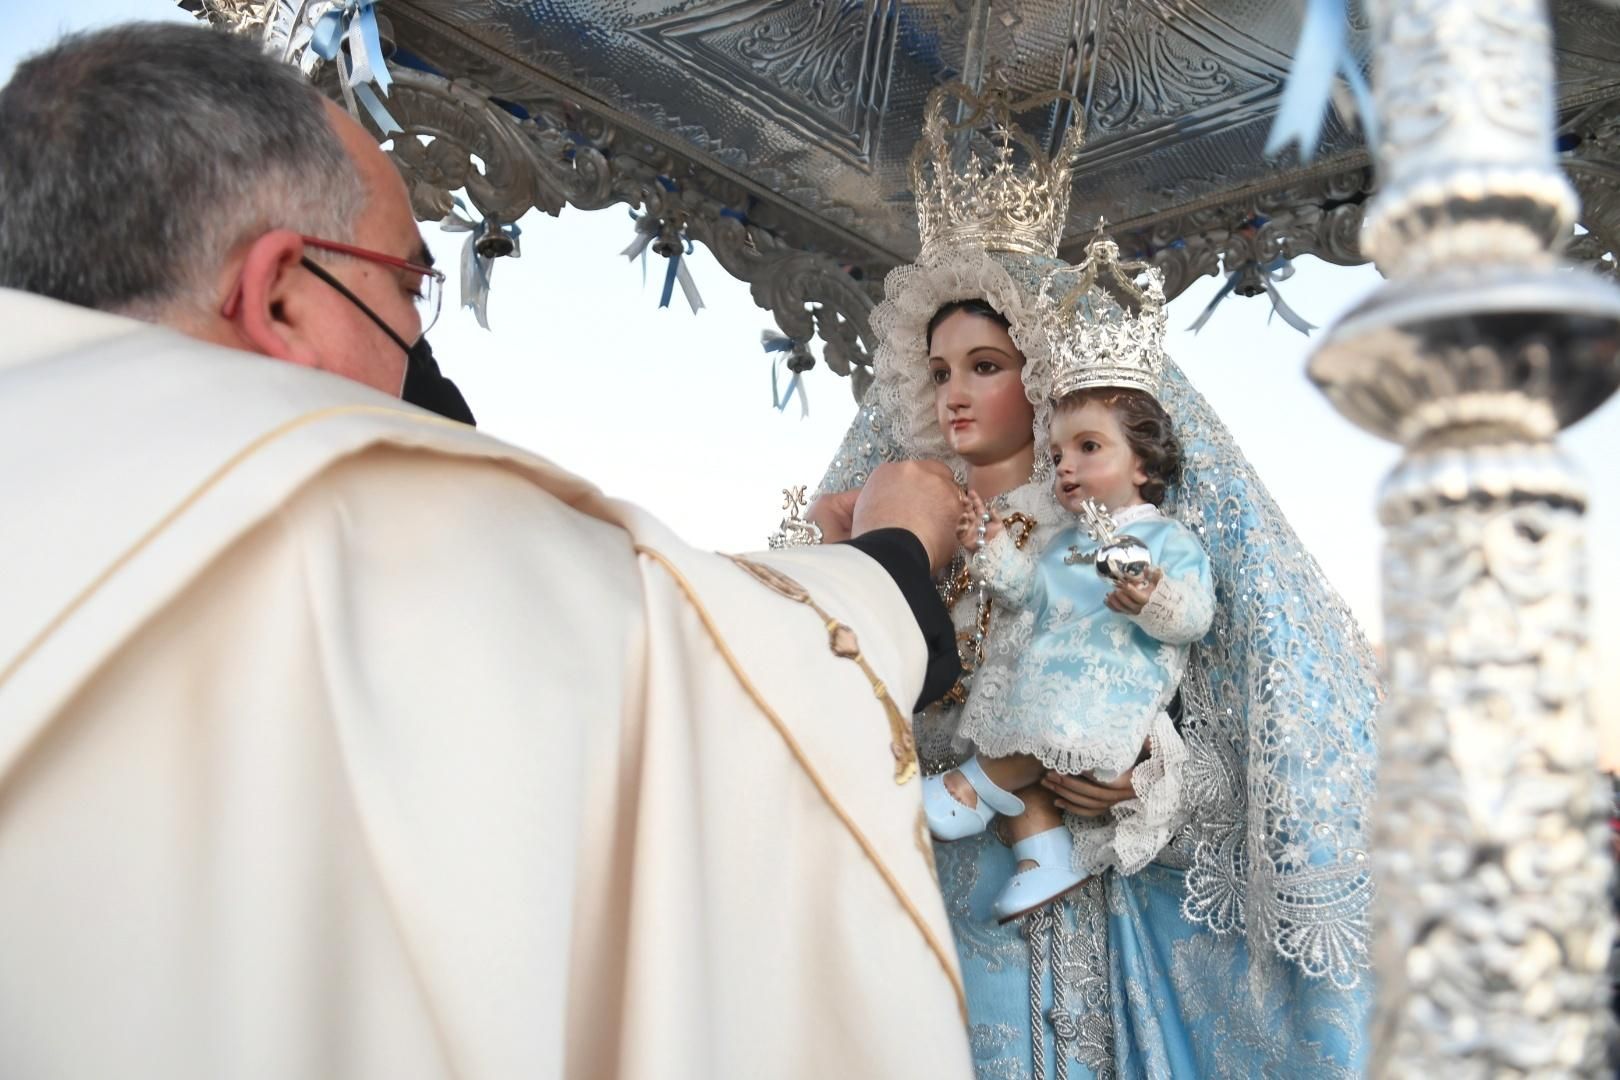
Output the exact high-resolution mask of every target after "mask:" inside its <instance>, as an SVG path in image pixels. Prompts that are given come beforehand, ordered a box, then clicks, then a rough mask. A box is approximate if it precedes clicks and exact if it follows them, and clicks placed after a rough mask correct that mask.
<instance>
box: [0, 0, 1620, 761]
mask: <svg viewBox="0 0 1620 1080" xmlns="http://www.w3.org/2000/svg"><path fill="white" fill-rule="evenodd" d="M0 14H3V15H4V25H5V26H6V29H7V34H6V35H5V37H4V39H0V79H9V77H10V73H11V69H12V68H13V66H14V65H15V64H16V62H17V61H18V60H19V59H21V58H22V57H23V56H25V55H27V54H28V53H29V52H32V51H34V50H36V49H38V48H41V47H44V46H45V45H47V44H49V43H50V42H51V41H52V40H53V39H54V38H55V37H56V36H57V35H58V34H59V33H60V32H61V31H63V30H65V29H81V28H86V27H94V26H100V25H105V24H107V23H110V22H117V21H122V20H126V19H135V18H160V19H177V20H189V18H190V17H189V16H187V15H186V14H185V13H183V12H181V11H179V10H178V9H177V8H175V7H173V6H171V5H169V4H167V3H165V2H164V0H77V2H75V3H72V4H65V5H56V4H39V3H22V2H19V0H0ZM521 225H522V228H523V237H522V244H523V248H522V256H521V257H520V258H517V259H503V260H500V261H499V262H498V263H497V264H496V267H495V271H494V275H493V288H492V292H491V299H490V305H489V323H490V327H491V329H490V330H488V331H486V330H483V329H482V328H480V327H479V326H478V325H477V323H476V322H475V321H474V319H473V317H472V315H471V313H470V312H465V311H462V310H459V308H458V307H457V304H458V300H459V295H458V289H457V274H456V267H457V266H458V265H459V260H460V251H461V244H462V242H463V240H464V238H465V234H452V233H443V232H441V231H440V230H439V228H438V226H437V225H435V224H432V223H424V224H423V226H422V228H423V232H424V235H426V236H427V237H428V239H429V242H430V244H431V245H432V247H433V250H434V254H435V256H436V258H437V259H438V261H439V263H440V265H441V266H444V267H446V268H447V270H448V271H449V273H450V281H449V282H448V283H447V286H446V295H445V310H444V314H443V315H442V316H441V318H440V320H439V324H438V326H437V327H435V328H434V331H433V333H432V335H431V336H432V341H433V348H434V352H435V354H436V355H437V356H438V358H439V361H440V364H441V365H442V366H443V368H444V369H445V371H446V373H447V374H449V375H450V376H451V377H452V378H454V379H455V380H456V382H457V383H458V384H459V385H460V386H461V388H462V390H463V392H464V393H465V394H466V396H467V399H468V401H469V402H470V403H471V405H472V408H473V410H474V412H475V413H476V414H477V416H478V419H479V424H480V427H481V428H482V429H483V430H484V431H486V432H488V433H490V434H492V435H495V436H497V437H499V438H502V439H505V440H507V441H508V442H511V443H514V444H517V445H519V446H522V447H524V448H526V449H529V450H532V451H534V452H537V453H539V454H541V455H544V456H546V457H548V458H550V459H552V460H553V461H555V462H557V463H558V464H560V465H562V466H564V467H566V468H568V469H570V470H573V471H575V472H578V473H580V474H582V475H584V476H585V477H587V478H589V479H591V480H592V481H594V482H595V483H596V484H597V485H599V486H600V487H601V488H603V489H604V490H605V491H607V492H608V493H609V494H612V495H615V496H619V497H623V498H626V499H629V500H630V501H633V502H636V503H639V504H641V505H643V506H645V507H647V508H648V509H650V510H652V511H653V512H654V513H656V514H657V515H658V516H660V517H661V518H663V519H664V520H665V521H666V522H668V523H669V524H670V525H672V526H673V527H674V528H675V529H676V530H677V531H678V532H680V533H681V534H682V535H683V536H685V537H686V538H687V539H688V540H689V541H691V542H692V543H694V544H698V545H700V546H704V547H713V548H719V549H727V550H747V549H750V548H758V547H762V546H763V545H764V540H765V537H766V535H767V534H769V533H770V532H771V531H772V530H773V529H774V528H775V527H776V524H777V521H778V520H779V518H780V517H781V498H782V490H781V489H782V488H784V487H786V486H789V485H794V484H804V485H807V486H811V487H813V486H814V485H815V483H816V482H817V481H818V480H819V479H820V477H821V474H822V472H823V471H824V470H825V468H826V466H827V463H828V461H829V460H830V459H831V457H832V455H833V451H834V450H835V448H836V447H837V445H838V442H839V440H840V439H841V438H842V435H843V432H844V429H845V427H846V426H847V425H848V423H849V421H850V419H851V418H852V416H853V415H854V411H855V403H854V400H853V398H852V397H851V394H850V388H849V383H848V380H845V379H841V378H839V377H837V376H835V375H834V374H832V373H831V372H830V371H828V370H827V369H826V368H825V367H824V366H818V367H817V368H815V369H814V370H813V371H811V372H810V373H809V375H808V376H807V378H806V387H807V392H808V397H809V403H810V414H809V416H808V417H807V418H801V417H800V414H799V407H798V403H797V402H796V401H795V402H794V403H793V404H792V405H790V406H789V407H788V409H787V411H786V412H778V411H776V410H775V409H774V408H772V405H771V377H770V359H769V357H768V356H767V354H765V353H764V352H763V351H762V350H761V348H760V342H759V335H760V331H761V330H763V329H766V328H773V329H774V321H773V320H772V318H771V317H770V315H769V313H768V312H766V311H764V310H762V309H760V308H758V307H756V306H755V305H754V302H753V300H752V298H751V297H750V295H749V291H748V287H747V285H745V284H744V283H742V282H738V281H735V280H733V279H732V278H730V277H729V276H728V275H727V274H726V272H725V271H724V270H723V269H721V267H720V266H719V264H718V263H716V262H715V261H714V260H713V258H712V257H710V256H709V254H708V253H707V251H705V250H704V249H702V248H701V247H700V248H699V249H698V251H697V253H696V254H695V255H693V256H692V257H691V270H692V274H693V276H694V278H695V279H696V281H697V284H698V287H699V289H700V290H701V292H702V295H703V299H704V301H705V302H706V304H707V306H706V307H705V308H704V309H703V310H702V311H700V312H698V313H697V314H696V315H694V314H693V313H692V312H691V311H690V310H689V309H688V308H687V307H686V306H685V305H684V303H682V301H681V300H680V296H679V290H677V294H676V299H675V301H674V303H673V304H672V305H671V307H670V308H668V309H664V310H661V309H659V308H658V306H657V305H658V289H659V286H660V284H661V282H662V273H663V269H664V267H663V260H662V259H659V258H657V257H653V258H651V259H650V260H649V265H648V274H647V280H646V282H645V284H644V283H643V278H642V272H641V269H640V267H639V266H638V265H637V264H635V263H632V262H629V261H627V260H626V259H625V258H624V257H623V256H621V255H619V252H620V250H622V249H623V248H624V246H625V245H626V244H627V243H629V241H630V240H631V239H632V231H633V227H632V224H631V221H630V218H629V214H628V212H627V208H626V207H623V206H620V207H614V208H610V209H607V210H602V211H597V212H594V213H584V212H580V211H575V210H566V211H564V212H563V214H562V216H561V217H560V218H551V217H547V216H544V215H541V214H536V213H531V214H529V215H528V217H527V218H525V220H524V221H523V222H521ZM1296 270H1297V272H1296V273H1295V275H1294V277H1293V278H1292V279H1290V280H1289V281H1287V282H1285V283H1283V284H1282V285H1281V286H1280V288H1281V290H1282V292H1283V295H1284V296H1285V297H1286V299H1287V301H1288V303H1289V304H1290V306H1292V307H1293V308H1294V309H1295V310H1297V311H1298V312H1300V314H1302V315H1303V316H1304V317H1305V318H1306V319H1308V320H1309V321H1311V322H1312V323H1314V324H1316V325H1318V326H1322V327H1326V326H1328V325H1330V324H1331V323H1332V322H1333V320H1334V319H1336V318H1337V317H1338V316H1339V315H1340V314H1341V313H1343V312H1344V311H1346V310H1348V309H1349V308H1350V307H1352V306H1354V305H1355V304H1356V303H1357V302H1359V301H1360V300H1361V299H1362V298H1364V297H1365V296H1366V295H1367V294H1368V293H1370V292H1371V291H1372V290H1373V289H1375V288H1377V287H1378V285H1379V284H1380V278H1379V275H1378V273H1377V272H1376V271H1375V270H1374V269H1373V268H1372V267H1370V266H1360V267H1338V266H1332V265H1329V264H1327V263H1323V262H1320V261H1318V260H1316V259H1315V258H1309V257H1308V258H1304V259H1301V260H1299V261H1298V263H1297V266H1296ZM1221 284H1222V281H1221V279H1219V278H1217V277H1213V276H1212V277H1206V278H1202V279H1200V280H1199V281H1197V282H1195V283H1194V284H1193V285H1192V286H1191V287H1190V288H1189V289H1188V290H1187V291H1186V292H1185V293H1184V294H1183V295H1182V296H1181V297H1179V298H1178V299H1177V300H1176V301H1175V302H1174V303H1173V304H1172V305H1171V306H1170V324H1171V326H1172V328H1173V329H1172V332H1171V334H1170V337H1169V340H1168V343H1167V344H1168V348H1169V351H1170V354H1171V355H1172V356H1173V357H1174V358H1175V360H1176V362H1177V363H1179V364H1180V365H1181V366H1182V368H1183V370H1185V371H1186V373H1187V375H1188V377H1189V378H1190V379H1191V380H1192V381H1193V383H1194V384H1195V385H1197V386H1198V388H1199V389H1200V390H1201V391H1202V392H1203V393H1204V394H1205V396H1206V397H1207V398H1209V400H1210V402H1211V403H1212V404H1213V405H1214V407H1215V408H1216V410H1217V411H1218V412H1219V413H1220V414H1221V416H1222V418H1223V419H1224V420H1225V422H1226V424H1227V426H1228V427H1229V428H1230V429H1231V431H1232V432H1233V434H1234V436H1235V437H1236V439H1237V441H1238V443H1239V444H1240V445H1241V446H1242V448H1243V450H1244V452H1245V453H1246V454H1247V456H1248V457H1249V459H1250V461H1252V462H1253V463H1254V465H1255V467H1256V468H1257V469H1258V471H1259V473H1260V475H1261V476H1262V477H1263V478H1264V480H1265V482H1266V484H1267V486H1268V487H1269V488H1270V489H1271V492H1272V494H1273V496H1274V497H1275V498H1276V500H1277V502H1278V504H1279V505H1280V506H1281V507H1282V509H1283V511H1284V513H1285V514H1286V515H1287V516H1288V518H1289V521H1290V522H1291V524H1292V525H1293V526H1294V528H1295V530H1296V531H1297V532H1298V533H1299V535H1300V537H1301V538H1302V539H1303V540H1304V542H1305V544H1306V546H1307V547H1309V548H1310V549H1311V551H1312V552H1313V553H1314V554H1315V556H1316V558H1317V560H1318V561H1319V562H1320V563H1321V564H1322V567H1323V569H1324V571H1325V572H1326V573H1327V575H1328V578H1329V579H1330V580H1331V581H1332V582H1333V583H1334V584H1335V585H1336V586H1337V587H1338V588H1339V590H1340V591H1341V592H1342V593H1343V594H1344V596H1345V598H1346V599H1347V601H1348V602H1349V603H1350V605H1351V608H1352V609H1353V610H1354V611H1355V613H1356V615H1357V617H1358V618H1359V619H1360V620H1361V622H1362V624H1363V626H1364V627H1365V628H1366V629H1367V631H1368V633H1369V635H1370V636H1371V637H1373V638H1374V639H1375V640H1377V639H1379V638H1380V637H1381V634H1382V622H1381V618H1380V613H1379V609H1380V603H1379V559H1380V551H1381V536H1380V529H1379V526H1378V523H1377V520H1376V517H1375V515H1374V510H1373V507H1374V503H1375V500H1376V497H1377V492H1378V488H1379V484H1380V482H1381V481H1382V479H1383V478H1384V476H1385V475H1386V474H1387V473H1388V472H1389V470H1390V469H1391V467H1392V466H1393V465H1394V464H1395V462H1396V460H1397V459H1398V457H1399V451H1398V448H1397V447H1395V446H1394V445H1393V444H1390V443H1386V442H1384V441H1382V440H1379V439H1377V438H1375V437H1373V436H1372V435H1369V434H1366V433H1364V432H1362V431H1360V430H1359V429H1357V428H1355V427H1353V426H1352V425H1351V424H1350V423H1349V421H1347V420H1345V419H1344V418H1343V417H1341V416H1340V415H1339V414H1338V413H1337V412H1336V411H1335V410H1334V409H1333V407H1332V406H1331V405H1330V404H1329V403H1328V402H1327V399H1326V398H1324V397H1323V396H1322V395H1321V394H1320V393H1319V392H1318V391H1317V390H1316V389H1315V387H1313V386H1312V385H1311V384H1310V382H1309V381H1308V379H1307V378H1306V376H1305V364H1306V361H1307V358H1308V356H1309V352H1310V349H1311V347H1312V344H1313V340H1314V339H1312V338H1306V337H1305V336H1303V335H1301V334H1299V333H1298V332H1297V331H1295V330H1293V329H1291V328H1289V327H1288V326H1287V325H1286V324H1284V323H1283V322H1282V320H1280V319H1271V320H1269V321H1268V315H1269V313H1270V311H1269V306H1268V304H1267V303H1266V301H1265V300H1264V298H1262V297H1256V298H1251V299H1246V298H1242V297H1236V296H1233V297H1231V298H1229V299H1228V300H1227V301H1226V302H1225V303H1224V304H1222V305H1221V307H1220V308H1219V309H1218V310H1217V311H1216V312H1215V314H1214V316H1213V317H1212V318H1211V319H1210V321H1209V323H1208V324H1207V325H1206V326H1205V327H1204V329H1203V330H1202V332H1200V333H1198V334H1196V335H1195V334H1192V333H1191V332H1189V331H1187V330H1186V329H1184V328H1185V327H1186V326H1188V325H1189V324H1190V323H1191V322H1192V321H1193V320H1194V318H1196V317H1197V315H1198V313H1199V311H1201V310H1202V309H1203V307H1204V305H1205V304H1206V303H1208V301H1209V300H1210V298H1211V297H1212V296H1213V295H1214V294H1215V292H1216V291H1217V290H1218V289H1219V288H1220V286H1221ZM1316 337H1318V338H1319V337H1320V334H1318V335H1316ZM1560 442H1561V445H1562V446H1563V448H1564V450H1565V451H1566V453H1567V454H1568V455H1569V456H1570V458H1572V459H1573V460H1574V462H1575V463H1576V465H1577V466H1578V467H1579V468H1580V469H1581V470H1582V471H1583V472H1584V473H1585V475H1586V477H1587V481H1588V485H1589V488H1590V491H1591V511H1590V514H1589V517H1588V523H1589V533H1588V551H1589V561H1590V563H1591V571H1592V573H1591V578H1592V585H1593V590H1592V592H1593V612H1594V626H1595V628H1596V631H1597V634H1596V640H1595V641H1594V653H1595V656H1596V659H1597V661H1598V662H1597V663H1596V664H1595V665H1594V670H1595V671H1596V672H1597V678H1598V682H1597V702H1598V710H1599V713H1600V719H1601V721H1602V723H1603V725H1604V736H1605V739H1606V747H1605V757H1606V759H1607V760H1608V761H1610V762H1611V763H1612V764H1620V664H1614V663H1611V662H1609V660H1610V658H1614V657H1617V656H1620V559H1616V558H1615V557H1614V556H1613V554H1612V553H1614V552H1616V551H1617V550H1620V483H1617V482H1616V481H1615V479H1614V477H1613V476H1612V475H1610V474H1609V473H1608V472H1607V467H1606V466H1605V465H1604V464H1603V463H1605V462H1610V463H1612V462H1615V461H1616V460H1620V405H1617V404H1616V403H1615V401H1613V400H1611V401H1609V402H1608V403H1607V404H1606V405H1604V406H1603V407H1602V408H1601V409H1600V410H1598V411H1597V412H1596V413H1595V414H1593V415H1592V416H1591V417H1588V418H1587V419H1586V420H1585V421H1583V422H1582V423H1580V424H1579V425H1577V426H1576V427H1574V428H1573V429H1571V430H1570V431H1568V432H1566V433H1565V434H1564V435H1563V436H1562V437H1561V440H1560Z"/></svg>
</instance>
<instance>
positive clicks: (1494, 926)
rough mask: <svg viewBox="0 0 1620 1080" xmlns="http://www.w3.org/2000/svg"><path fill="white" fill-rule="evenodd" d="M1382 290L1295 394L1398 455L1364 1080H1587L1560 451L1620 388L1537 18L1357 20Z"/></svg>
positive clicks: (1568, 477)
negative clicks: (1582, 262)
mask: <svg viewBox="0 0 1620 1080" xmlns="http://www.w3.org/2000/svg"><path fill="white" fill-rule="evenodd" d="M1369 6H1370V8H1371V15H1372V18H1373V22H1374V34H1375V49H1376V51H1375V54H1374V66H1375V71H1374V75H1375V80H1374V90H1375V95H1376V98H1377V104H1378V111H1379V120H1380V123H1381V124H1382V127H1383V131H1382V141H1381V143H1380V144H1379V145H1378V146H1377V147H1376V157H1377V164H1378V169H1379V181H1380V188H1381V194H1380V195H1379V196H1378V197H1377V199H1376V201H1375V202H1374V203H1373V205H1372V206H1371V207H1370V208H1369V210H1368V213H1367V222H1366V228H1365V232H1364V235H1363V245H1364V248H1365V250H1367V251H1368V252H1369V253H1370V254H1371V255H1372V256H1373V258H1374V259H1375V260H1376V261H1377V263H1378V265H1379V268H1380V269H1381V270H1382V271H1383V272H1384V273H1385V275H1386V276H1388V277H1389V279H1390V280H1389V281H1388V283H1386V285H1385V286H1384V287H1383V288H1382V289H1381V290H1379V291H1378V292H1377V293H1376V294H1375V295H1374V296H1372V297H1371V298H1370V299H1369V300H1368V301H1367V302H1365V303H1364V304H1362V305H1361V306H1359V307H1358V308H1357V309H1355V310H1354V311H1352V312H1351V313H1350V314H1348V315H1347V316H1346V317H1345V318H1344V319H1343V320H1341V321H1340V323H1339V324H1338V325H1337V326H1335V327H1334V328H1333V329H1332V330H1331V331H1330V332H1329V334H1328V335H1327V336H1326V338H1325V339H1324V341H1323V344H1322V346H1321V347H1320V349H1319V351H1318V352H1317V353H1316V355H1315V356H1314V357H1313V358H1312V360H1311V365H1310V373H1311V377H1312V378H1313V379H1314V380H1315V381H1316V382H1317V384H1318V385H1319V386H1321V387H1322V389H1323V390H1324V392H1325V393H1326V394H1327V395H1328V396H1329V397H1330V398H1331V399H1332V400H1333V402H1334V403H1335V404H1336V405H1337V406H1338V408H1339V409H1340V410H1341V411H1342V412H1343V413H1344V414H1345V415H1346V416H1348V417H1349V418H1350V419H1351V420H1353V421H1355V422H1356V423H1358V424H1360V425H1361V426H1363V427H1365V428H1367V429H1369V430H1371V431H1373V432H1375V433H1376V434H1379V435H1381V436H1383V437H1385V438H1389V439H1392V440H1394V441H1396V442H1399V443H1400V444H1401V445H1402V446H1403V447H1404V448H1405V455H1404V457H1403V458H1402V460H1401V462H1400V464H1399V465H1397V466H1396V468H1395V470H1394V472H1393V473H1392V474H1391V475H1390V477H1389V478H1388V480H1387V481H1386V482H1385V485H1384V489H1383V492H1382V494H1381V497H1380V503H1379V516H1380V519H1381V520H1382V521H1383V523H1384V525H1385V527H1386V528H1387V530H1388V542H1387V546H1386V549H1385V555H1384V612H1385V634H1386V644H1387V648H1388V656H1389V660H1388V681H1389V690H1390V697H1389V700H1388V702H1387V705H1386V709H1385V713H1384V719H1383V723H1382V725H1381V732H1382V738H1383V745H1382V759H1381V760H1382V764H1381V771H1380V778H1379V781H1380V790H1381V798H1380V810H1379V820H1378V822H1377V827H1376V831H1375V835H1376V838H1377V839H1376V844H1377V849H1376V863H1375V865H1376V868H1377V872H1378V886H1379V889H1380V900H1379V907H1378V911H1379V916H1378V926H1379V929H1378V944H1377V947H1376V953H1375V971H1376V975H1377V980H1378V984H1379V1003H1378V1010H1377V1017H1376V1021H1375V1027H1374V1039H1375V1046H1376V1049H1375V1062H1374V1073H1375V1074H1377V1075H1382V1076H1400V1077H1407V1076H1411V1077H1423V1078H1425V1080H1435V1078H1438V1077H1445V1078H1446V1080H1453V1078H1467V1077H1510V1076H1532V1075H1534V1076H1549V1077H1551V1076H1599V1075H1607V1071H1606V1069H1607V1067H1606V1065H1605V1063H1604V1062H1605V1043H1606V1040H1607V1036H1608V1029H1609V1020H1608V1011H1607V984H1606V980H1605V978H1604V967H1605V963H1606V961H1607V959H1608V954H1609V947H1610V941H1611V938H1612V935H1613V926H1612V921H1613V920H1612V918H1611V915H1610V911H1611V908H1610V900H1609V892H1608V890H1609V883H1610V864H1609V859H1608V856H1607V834H1606V829H1605V824H1604V817H1605V810H1606V806H1607V798H1606V792H1605V790H1604V788H1603V786H1602V784H1601V781H1600V778H1599V773H1598V771H1597V761H1596V753H1597V752H1596V739H1595V734H1594V730H1593V725H1592V722H1591V718H1590V717H1589V716H1588V715H1587V686H1588V677H1587V670H1586V668H1587V664H1588V662H1589V659H1590V658H1589V657H1588V656H1587V655H1586V586H1585V568H1584V560H1585V546H1584V542H1585V537H1584V527H1583V523H1582V515H1583V512H1584V510H1585V505H1586V491H1585V488H1584V486H1583V484H1582V482H1581V480H1580V479H1579V477H1578V476H1577V475H1576V474H1575V472H1574V470H1573V469H1572V468H1571V467H1570V465H1569V463H1568V462H1567V461H1566V460H1565V459H1564V458H1563V457H1562V455H1561V454H1560V453H1559V451H1558V449H1557V447H1556V445H1555V443H1554V437H1555V435H1556V434H1557V432H1558V430H1559V429H1560V428H1561V427H1563V426H1566V425H1568V424H1570V423H1573V422H1574V421H1576V420H1578V419H1580V418H1581V417H1582V416H1584V415H1586V414H1587V413H1588V412H1590V411H1591V410H1592V409H1594V408H1596V407H1597V406H1598V405H1599V404H1601V403H1602V402H1603V400H1604V399H1605V398H1607V397H1608V396H1609V395H1610V394H1611V393H1612V392H1613V391H1614V389H1615V384H1616V382H1617V381H1620V366H1617V363H1616V348H1617V345H1620V292H1617V291H1616V290H1615V289H1614V288H1613V287H1612V286H1611V285H1608V284H1606V283H1603V282H1600V281H1599V280H1598V279H1597V278H1595V277H1594V276H1591V275H1589V274H1586V273H1585V272H1575V271H1571V270H1566V269H1561V268H1560V267H1559V264H1558V257H1557V251H1556V250H1555V249H1556V244H1557V243H1558V242H1559V240H1560V238H1562V237H1564V236H1567V235H1568V233H1569V230H1570V225H1571V223H1572V222H1573V221H1574V219H1575V214H1576V199H1575V195H1574V192H1573V190H1572V189H1571V188H1570V186H1569V184H1568V182H1567V181H1566V180H1565V179H1564V177H1563V175H1562V174H1561V173H1560V171H1559V170H1558V168H1557V166H1556V163H1555V161H1554V159H1553V137H1552V132H1553V121H1554V116H1553V110H1554V102H1553V99H1552V56H1551V43H1550V40H1549V38H1550V31H1549V25H1548V20H1547V15H1546V12H1545V10H1544V9H1543V7H1542V5H1541V4H1540V3H1539V2H1535V0H1494V2H1492V3H1489V4H1481V3H1476V2H1473V0H1374V2H1373V3H1371V4H1370V5H1369Z"/></svg>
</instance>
